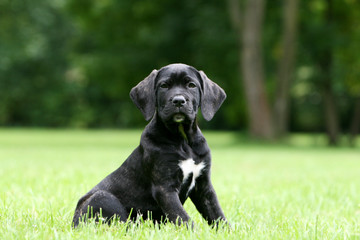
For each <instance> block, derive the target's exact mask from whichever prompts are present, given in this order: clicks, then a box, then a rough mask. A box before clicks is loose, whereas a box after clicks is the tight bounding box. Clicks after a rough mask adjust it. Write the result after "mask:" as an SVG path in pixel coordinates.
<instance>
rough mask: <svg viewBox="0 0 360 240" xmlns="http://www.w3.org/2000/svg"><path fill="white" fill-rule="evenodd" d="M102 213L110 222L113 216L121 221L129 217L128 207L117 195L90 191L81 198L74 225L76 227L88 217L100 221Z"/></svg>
mask: <svg viewBox="0 0 360 240" xmlns="http://www.w3.org/2000/svg"><path fill="white" fill-rule="evenodd" d="M100 213H101V216H102V217H103V218H104V219H105V221H106V222H108V223H110V221H111V219H112V218H113V217H118V218H120V220H121V221H126V220H127V218H128V213H127V211H126V209H125V208H124V207H123V205H122V204H121V203H120V201H119V199H118V198H117V197H115V196H114V195H113V194H111V193H109V192H106V191H101V190H99V191H96V192H94V193H88V194H86V195H85V196H84V197H82V198H81V199H80V200H79V202H78V205H77V207H76V210H75V214H74V218H73V225H74V227H76V226H77V225H78V224H79V222H80V221H82V220H84V221H86V219H87V218H95V219H96V221H98V220H99V216H100Z"/></svg>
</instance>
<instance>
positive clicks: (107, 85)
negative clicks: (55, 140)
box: [0, 0, 360, 131]
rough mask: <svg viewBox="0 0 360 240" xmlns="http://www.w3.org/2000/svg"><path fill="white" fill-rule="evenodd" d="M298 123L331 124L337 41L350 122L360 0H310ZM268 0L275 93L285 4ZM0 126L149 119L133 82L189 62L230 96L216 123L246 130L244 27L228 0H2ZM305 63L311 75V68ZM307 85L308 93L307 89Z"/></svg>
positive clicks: (305, 8) (306, 126)
mask: <svg viewBox="0 0 360 240" xmlns="http://www.w3.org/2000/svg"><path fill="white" fill-rule="evenodd" d="M300 2H301V4H300V7H299V11H300V14H299V16H300V17H299V18H300V30H299V37H298V47H299V48H298V51H297V52H298V54H297V67H296V72H295V73H294V77H295V82H294V85H293V89H292V96H291V100H292V108H291V109H292V112H291V130H297V131H299V130H308V131H309V130H310V131H319V130H322V128H323V124H322V123H323V122H324V121H323V117H322V111H321V108H322V98H321V97H319V96H320V95H321V94H320V89H321V84H322V82H321V78H322V77H323V74H322V72H321V71H320V70H319V64H321V63H323V62H324V61H326V55H325V56H324V51H325V52H326V50H327V49H331V52H332V54H333V56H334V63H333V67H332V76H333V82H334V86H335V91H336V97H338V99H339V105H340V109H341V112H340V113H339V114H340V116H341V120H342V124H343V125H344V127H346V125H348V123H347V119H348V118H349V115H350V112H351V111H352V109H353V107H354V106H353V99H354V98H355V97H358V96H359V92H360V90H359V89H360V86H359V81H358V79H359V76H360V70H359V69H360V68H359V67H358V66H359V58H358V55H359V51H360V49H359V44H358V42H359V40H360V29H359V27H358V19H359V16H360V13H359V9H360V6H359V3H358V1H353V0H347V1H341V0H332V2H333V8H334V16H333V19H334V20H333V23H332V24H331V25H328V24H327V23H326V22H325V21H324V12H325V11H326V1H325V0H314V1H300ZM278 3H279V2H278V1H268V2H267V6H266V19H265V25H264V34H263V48H264V54H265V67H266V76H267V82H266V85H267V89H268V91H269V93H270V96H271V98H273V97H274V95H275V94H276V92H275V91H274V89H275V87H274V86H275V80H276V77H277V73H276V70H275V69H277V64H278V59H279V53H280V52H281V49H279V46H280V39H281V37H280V36H281V34H282V30H281V27H280V26H281V25H282V24H281V21H282V5H281V4H278ZM0 36H1V37H0V125H5V126H20V125H21V126H50V127H60V126H65V127H139V126H143V125H144V120H143V118H142V116H141V114H140V113H139V112H138V110H137V109H136V107H135V106H134V105H133V104H132V103H131V101H130V99H129V97H128V93H129V91H130V89H131V88H132V87H133V86H134V85H135V84H137V83H138V82H139V81H141V80H142V79H143V78H145V77H146V76H147V75H148V74H149V73H150V72H151V70H152V69H154V68H160V67H162V66H164V65H166V64H169V63H174V62H184V63H187V64H190V65H194V66H195V67H197V68H198V69H202V70H204V71H205V72H206V73H207V75H208V76H209V77H210V78H211V79H212V80H214V81H215V82H217V83H219V85H221V86H222V87H223V88H224V89H225V90H226V92H227V95H228V98H227V100H226V102H225V104H224V106H223V108H221V109H220V111H219V113H218V114H217V116H216V117H215V118H214V120H213V121H211V122H210V123H207V122H204V121H203V120H200V121H201V125H202V126H204V127H206V128H218V129H239V128H240V129H244V128H246V124H247V123H246V122H247V115H246V112H247V111H246V109H245V106H246V104H245V102H244V101H245V98H244V93H243V89H242V84H241V79H240V77H239V76H240V74H239V66H240V65H239V57H238V56H239V46H238V40H237V39H238V36H236V33H235V31H234V30H233V29H232V28H231V26H230V20H229V13H228V9H227V6H226V4H225V2H223V1H216V0H210V1H203V0H196V1H175V0H170V1H165V0H153V1H150V0H146V1H139V0H136V1H134V0H131V1H130V0H122V1H115V0H103V1H96V0H87V1H85V0H67V1H65V0H57V1H41V0H33V1H30V0H26V1H20V0H11V1H9V0H2V1H0ZM304 69H306V71H305V72H307V74H304V71H303V70H304ZM299 92H301V94H299Z"/></svg>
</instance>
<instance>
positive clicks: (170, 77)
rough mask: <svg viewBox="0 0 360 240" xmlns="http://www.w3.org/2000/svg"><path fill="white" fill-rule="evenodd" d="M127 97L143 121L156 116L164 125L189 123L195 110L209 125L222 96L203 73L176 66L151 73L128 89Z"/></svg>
mask: <svg viewBox="0 0 360 240" xmlns="http://www.w3.org/2000/svg"><path fill="white" fill-rule="evenodd" d="M130 97H131V99H132V100H133V102H134V103H135V105H136V106H137V107H138V108H139V109H140V111H141V112H142V114H143V115H144V117H145V119H146V120H147V121H149V120H150V119H151V118H152V117H153V116H154V114H155V112H157V114H158V116H159V117H160V118H161V119H162V120H163V121H164V122H166V123H169V122H171V123H191V122H192V121H194V119H195V117H196V114H197V112H198V109H199V107H200V109H201V112H202V115H203V117H204V118H205V120H207V121H210V120H211V119H212V118H213V116H214V114H215V113H216V111H217V110H218V109H219V108H220V106H221V104H222V103H223V102H224V100H225V98H226V94H225V92H224V90H223V89H222V88H221V87H219V86H218V85H217V84H216V83H214V82H213V81H211V80H210V79H209V78H208V77H207V76H206V74H205V73H204V72H203V71H198V70H196V69H195V68H194V67H191V66H189V65H186V64H181V63H176V64H170V65H167V66H165V67H163V68H161V69H160V70H156V69H154V70H153V71H152V72H151V73H150V75H149V76H147V77H146V78H145V79H144V80H142V81H141V82H140V83H139V84H138V85H136V86H135V87H133V88H132V89H131V91H130Z"/></svg>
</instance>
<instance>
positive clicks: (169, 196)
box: [152, 186, 190, 225]
mask: <svg viewBox="0 0 360 240" xmlns="http://www.w3.org/2000/svg"><path fill="white" fill-rule="evenodd" d="M152 192H153V197H154V199H155V200H156V202H157V203H158V204H159V206H160V207H161V210H162V211H163V213H164V214H165V215H166V217H167V218H168V219H169V221H170V222H172V223H177V224H178V225H181V224H183V223H184V224H186V225H187V224H188V222H189V221H190V217H189V215H188V214H187V213H186V211H185V209H184V207H183V205H182V204H181V202H180V199H179V195H178V193H177V192H174V191H171V190H170V189H167V188H166V187H163V186H153V189H152Z"/></svg>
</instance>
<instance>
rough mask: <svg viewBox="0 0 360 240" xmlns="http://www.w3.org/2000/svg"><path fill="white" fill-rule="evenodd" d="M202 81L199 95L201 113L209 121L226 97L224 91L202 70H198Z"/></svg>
mask: <svg viewBox="0 0 360 240" xmlns="http://www.w3.org/2000/svg"><path fill="white" fill-rule="evenodd" d="M199 73H200V75H201V79H202V82H203V92H202V96H201V113H202V115H203V117H204V118H205V120H206V121H210V120H211V119H212V118H213V117H214V115H215V113H216V112H217V110H219V108H220V106H221V104H222V103H223V102H224V100H225V98H226V93H225V91H224V90H223V89H222V88H221V87H219V86H218V85H217V84H216V83H214V82H213V81H211V80H210V79H209V78H208V77H207V76H206V74H205V73H204V72H203V71H199Z"/></svg>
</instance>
